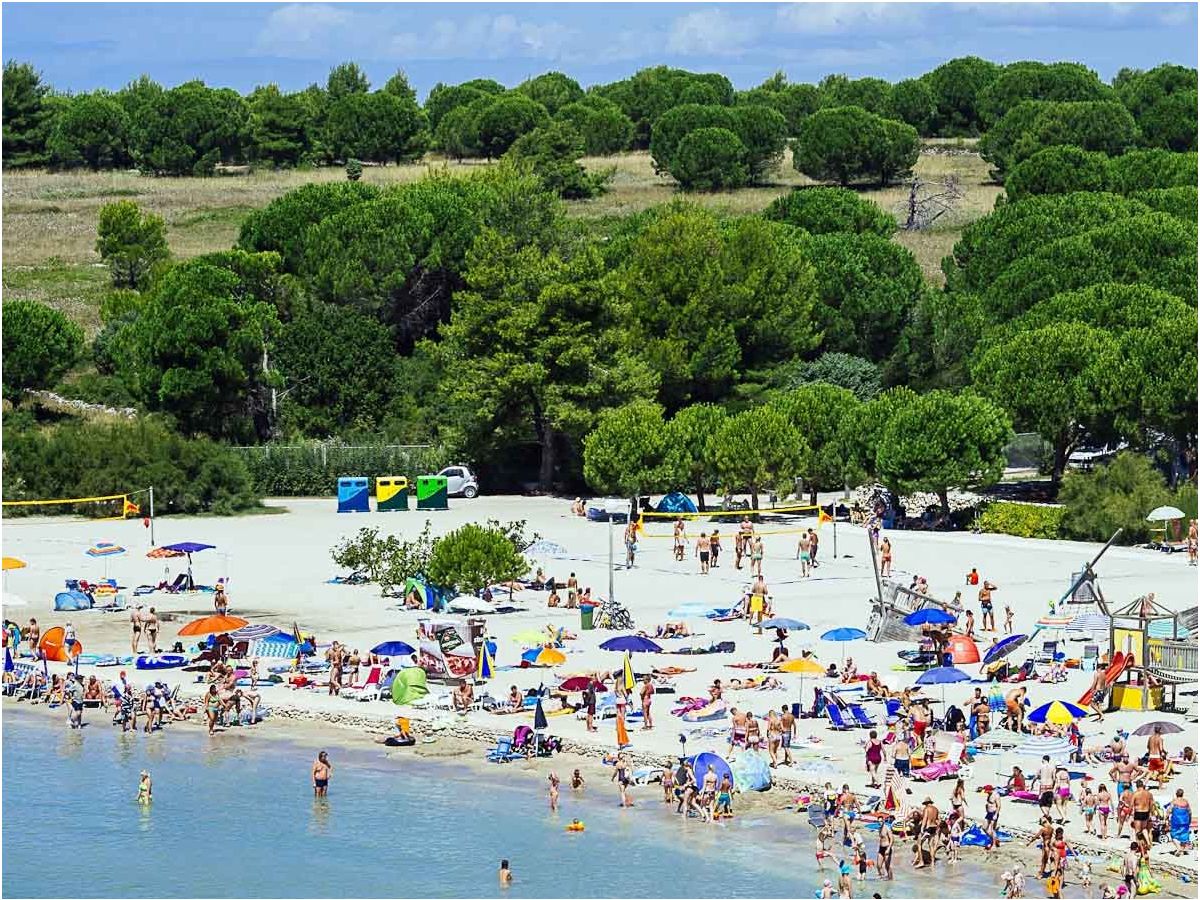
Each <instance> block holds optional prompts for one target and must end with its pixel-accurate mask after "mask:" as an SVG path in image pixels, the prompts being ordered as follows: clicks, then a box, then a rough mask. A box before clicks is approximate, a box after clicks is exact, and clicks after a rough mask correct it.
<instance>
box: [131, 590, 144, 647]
mask: <svg viewBox="0 0 1200 900" xmlns="http://www.w3.org/2000/svg"><path fill="white" fill-rule="evenodd" d="M129 628H130V631H131V632H132V635H131V636H130V638H129V650H130V652H131V653H133V655H134V656H137V652H138V647H139V646H140V645H141V643H142V605H141V604H140V603H139V604H138V605H137V606H135V607H134V608H133V609H131V610H130V611H129Z"/></svg>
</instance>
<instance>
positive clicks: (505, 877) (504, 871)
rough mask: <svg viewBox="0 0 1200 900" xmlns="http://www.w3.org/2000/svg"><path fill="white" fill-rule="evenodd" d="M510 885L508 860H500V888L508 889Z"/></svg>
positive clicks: (510, 874)
mask: <svg viewBox="0 0 1200 900" xmlns="http://www.w3.org/2000/svg"><path fill="white" fill-rule="evenodd" d="M510 884H512V869H511V868H509V865H508V860H507V859H502V860H500V887H508V886H509V885H510Z"/></svg>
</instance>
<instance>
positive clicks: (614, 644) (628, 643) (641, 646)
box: [600, 634, 662, 653]
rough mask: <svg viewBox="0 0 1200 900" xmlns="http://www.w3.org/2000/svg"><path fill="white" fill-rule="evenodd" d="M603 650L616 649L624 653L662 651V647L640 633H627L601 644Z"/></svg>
mask: <svg viewBox="0 0 1200 900" xmlns="http://www.w3.org/2000/svg"><path fill="white" fill-rule="evenodd" d="M600 649H601V650H616V651H620V652H624V653H662V647H660V646H658V644H656V643H654V641H652V640H650V638H644V637H642V636H641V635H640V634H625V635H621V636H620V637H615V638H609V639H608V640H607V641H605V642H604V643H603V644H601V645H600Z"/></svg>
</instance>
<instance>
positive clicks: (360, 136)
mask: <svg viewBox="0 0 1200 900" xmlns="http://www.w3.org/2000/svg"><path fill="white" fill-rule="evenodd" d="M427 126H428V123H427V121H426V119H425V114H424V112H422V111H421V109H420V107H418V106H417V102H416V101H415V100H413V99H410V98H406V97H403V96H398V95H397V94H394V93H391V92H389V91H386V90H383V91H375V92H374V93H370V94H364V93H360V92H353V93H349V94H347V95H346V96H344V97H341V98H339V99H336V100H333V101H332V102H331V103H330V106H329V111H328V114H327V117H326V120H325V132H324V137H325V142H326V146H327V148H328V150H329V152H330V153H331V154H332V155H333V157H334V158H335V159H343V160H344V159H350V158H354V159H365V160H370V161H372V162H381V163H387V162H392V161H397V162H399V161H403V160H409V159H416V158H417V157H419V156H420V155H421V154H422V153H423V152H424V150H425V146H426V139H427V136H428V127H427Z"/></svg>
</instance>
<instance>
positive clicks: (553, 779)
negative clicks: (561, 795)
mask: <svg viewBox="0 0 1200 900" xmlns="http://www.w3.org/2000/svg"><path fill="white" fill-rule="evenodd" d="M576 771H578V769H576ZM546 780H547V781H549V782H550V812H558V775H557V774H556V773H554V772H551V773H550V774H549V775H548V776H547V779H546Z"/></svg>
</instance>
